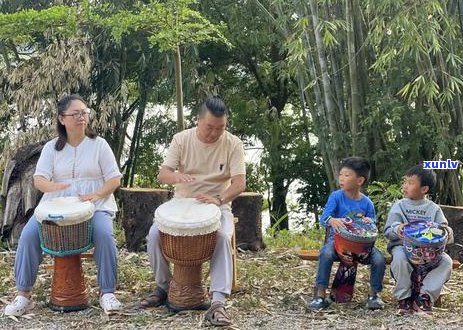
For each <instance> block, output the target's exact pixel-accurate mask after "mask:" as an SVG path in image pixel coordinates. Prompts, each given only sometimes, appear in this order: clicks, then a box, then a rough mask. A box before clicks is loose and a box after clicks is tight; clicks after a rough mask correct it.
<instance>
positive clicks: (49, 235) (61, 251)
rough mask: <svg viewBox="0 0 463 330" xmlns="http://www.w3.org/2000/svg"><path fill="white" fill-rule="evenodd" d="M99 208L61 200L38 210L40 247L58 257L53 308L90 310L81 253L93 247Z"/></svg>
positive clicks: (52, 296) (55, 266)
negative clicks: (93, 227) (94, 226)
mask: <svg viewBox="0 0 463 330" xmlns="http://www.w3.org/2000/svg"><path fill="white" fill-rule="evenodd" d="M94 212H95V206H94V205H93V203H91V202H82V201H80V200H79V198H78V197H57V198H54V199H51V200H48V201H43V202H40V204H39V205H38V206H37V208H36V209H35V212H34V214H35V216H36V218H37V221H38V222H39V236H40V246H41V247H42V250H43V251H44V252H45V253H47V254H50V255H51V256H53V257H54V267H53V268H54V269H53V280H52V286H51V297H50V302H49V304H48V305H49V307H50V308H51V309H52V310H54V311H61V312H72V311H78V310H82V309H85V308H87V307H88V293H87V287H86V285H85V278H84V274H83V271H82V262H81V255H80V254H81V253H82V252H85V251H87V250H88V249H90V248H91V247H92V246H93V243H92V217H93V214H94Z"/></svg>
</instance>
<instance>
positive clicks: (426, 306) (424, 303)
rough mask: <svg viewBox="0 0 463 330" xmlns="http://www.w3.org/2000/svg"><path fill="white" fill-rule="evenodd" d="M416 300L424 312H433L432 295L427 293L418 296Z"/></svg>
mask: <svg viewBox="0 0 463 330" xmlns="http://www.w3.org/2000/svg"><path fill="white" fill-rule="evenodd" d="M415 302H416V304H417V305H418V307H419V308H420V309H421V310H422V311H423V312H425V313H427V314H431V313H432V302H431V297H430V296H429V295H428V294H427V293H425V294H422V295H420V296H418V297H417V298H416V300H415Z"/></svg>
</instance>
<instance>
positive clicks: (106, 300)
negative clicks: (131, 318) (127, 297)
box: [100, 293, 122, 315]
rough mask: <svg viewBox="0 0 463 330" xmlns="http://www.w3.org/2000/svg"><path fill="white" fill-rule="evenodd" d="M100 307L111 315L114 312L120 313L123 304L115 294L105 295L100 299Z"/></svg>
mask: <svg viewBox="0 0 463 330" xmlns="http://www.w3.org/2000/svg"><path fill="white" fill-rule="evenodd" d="M100 306H101V308H102V309H103V311H104V312H105V314H106V315H110V314H112V313H113V312H117V311H120V310H121V309H122V304H121V302H120V301H119V300H117V298H116V296H115V295H114V293H105V294H103V295H102V296H101V297H100Z"/></svg>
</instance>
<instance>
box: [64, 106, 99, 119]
mask: <svg viewBox="0 0 463 330" xmlns="http://www.w3.org/2000/svg"><path fill="white" fill-rule="evenodd" d="M91 111H92V110H91V109H90V108H85V109H82V110H79V111H75V112H73V113H63V114H62V115H61V116H63V117H69V116H73V117H74V119H79V118H80V117H84V116H85V115H89V114H90V112H91Z"/></svg>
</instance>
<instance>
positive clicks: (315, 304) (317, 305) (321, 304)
mask: <svg viewBox="0 0 463 330" xmlns="http://www.w3.org/2000/svg"><path fill="white" fill-rule="evenodd" d="M329 305H330V301H329V300H328V299H326V298H323V297H315V298H313V299H312V301H311V302H310V304H309V305H308V306H307V307H308V308H309V309H311V310H318V309H323V308H327V307H328V306H329Z"/></svg>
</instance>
